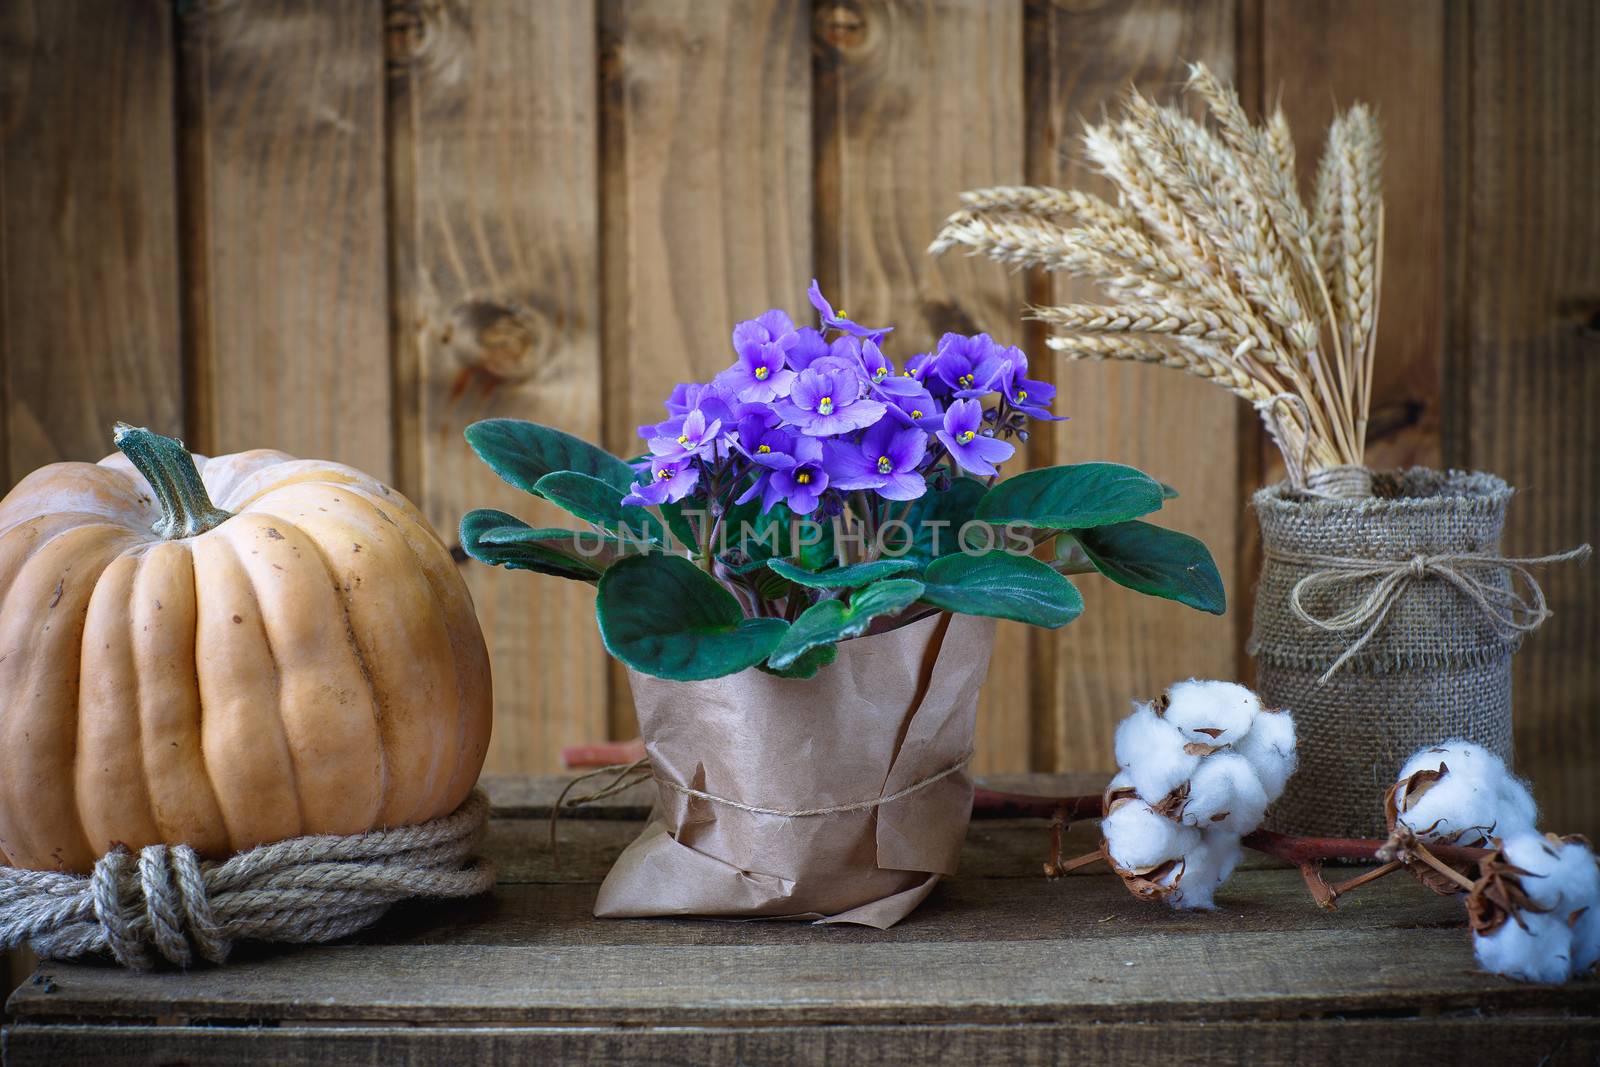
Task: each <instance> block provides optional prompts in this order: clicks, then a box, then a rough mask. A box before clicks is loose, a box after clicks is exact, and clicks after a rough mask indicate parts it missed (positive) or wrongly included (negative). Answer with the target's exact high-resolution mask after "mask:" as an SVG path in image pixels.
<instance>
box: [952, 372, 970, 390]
mask: <svg viewBox="0 0 1600 1067" xmlns="http://www.w3.org/2000/svg"><path fill="white" fill-rule="evenodd" d="M956 384H957V385H959V386H961V388H963V389H971V388H972V375H970V374H963V375H962V376H961V377H959V378H957V379H956Z"/></svg>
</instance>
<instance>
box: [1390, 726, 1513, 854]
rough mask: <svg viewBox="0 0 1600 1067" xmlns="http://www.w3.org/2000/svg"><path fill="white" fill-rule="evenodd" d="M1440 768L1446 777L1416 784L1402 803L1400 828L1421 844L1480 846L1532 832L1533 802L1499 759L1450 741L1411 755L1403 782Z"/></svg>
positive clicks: (1402, 771) (1480, 748)
mask: <svg viewBox="0 0 1600 1067" xmlns="http://www.w3.org/2000/svg"><path fill="white" fill-rule="evenodd" d="M1440 768H1444V775H1443V777H1441V778H1439V779H1438V780H1437V781H1435V782H1432V783H1420V784H1418V785H1417V786H1416V787H1414V788H1411V789H1409V790H1408V791H1407V792H1406V795H1405V796H1404V798H1402V800H1401V810H1400V812H1399V821H1400V823H1401V824H1402V825H1404V826H1407V827H1409V828H1410V829H1411V830H1412V831H1413V832H1414V833H1415V834H1416V835H1417V836H1418V837H1419V838H1421V839H1422V840H1424V841H1453V842H1456V843H1458V844H1463V845H1479V844H1483V843H1485V842H1487V841H1488V840H1489V839H1490V838H1492V837H1506V836H1511V835H1514V834H1518V833H1521V832H1523V831H1527V830H1532V829H1533V820H1534V817H1535V816H1536V815H1537V812H1536V810H1535V809H1534V805H1533V798H1532V796H1531V795H1529V794H1528V791H1527V788H1526V787H1525V786H1523V785H1522V783H1521V782H1518V781H1517V780H1516V779H1515V778H1513V777H1512V776H1511V772H1509V771H1507V770H1506V765H1505V763H1504V762H1503V761H1502V760H1501V759H1500V757H1499V756H1496V755H1495V754H1494V753H1492V752H1490V751H1489V750H1488V749H1486V748H1484V747H1483V746H1481V745H1475V744H1473V743H1472V742H1470V741H1447V742H1445V743H1444V744H1442V745H1435V746H1433V747H1431V748H1425V749H1422V750H1420V751H1419V752H1417V753H1416V754H1415V755H1413V756H1412V757H1411V758H1410V759H1409V760H1407V761H1406V763H1405V766H1404V767H1402V768H1401V769H1400V780H1401V781H1404V780H1406V779H1407V778H1410V777H1411V776H1412V775H1414V774H1416V773H1417V772H1419V771H1424V770H1439V769H1440Z"/></svg>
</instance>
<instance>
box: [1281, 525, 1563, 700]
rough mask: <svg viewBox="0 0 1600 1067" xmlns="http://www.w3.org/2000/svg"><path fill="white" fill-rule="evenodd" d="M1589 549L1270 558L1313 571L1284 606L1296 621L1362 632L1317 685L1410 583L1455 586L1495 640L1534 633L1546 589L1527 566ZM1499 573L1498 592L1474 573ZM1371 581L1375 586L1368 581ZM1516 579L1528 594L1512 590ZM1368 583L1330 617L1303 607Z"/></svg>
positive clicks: (1372, 630) (1544, 611)
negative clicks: (1327, 593)
mask: <svg viewBox="0 0 1600 1067" xmlns="http://www.w3.org/2000/svg"><path fill="white" fill-rule="evenodd" d="M1589 552H1590V549H1589V546H1588V545H1580V546H1579V547H1577V548H1575V549H1573V550H1571V551H1570V552H1559V553H1556V554H1555V555H1552V556H1533V557H1527V558H1512V557H1507V556H1493V555H1488V554H1486V553H1472V552H1464V553H1455V552H1446V553H1440V554H1437V555H1420V554H1419V555H1415V556H1412V557H1411V558H1410V559H1393V560H1388V559H1356V558H1351V557H1347V556H1324V555H1320V554H1315V553H1312V554H1300V553H1287V552H1269V553H1268V556H1269V557H1270V558H1271V559H1274V560H1278V561H1280V562H1283V563H1292V564H1298V565H1300V566H1305V567H1313V568H1317V569H1316V570H1313V571H1312V572H1311V573H1310V574H1308V575H1306V576H1305V577H1304V578H1301V579H1300V580H1299V581H1298V582H1296V583H1295V584H1294V588H1293V589H1292V590H1290V592H1289V607H1290V610H1292V611H1293V612H1294V614H1295V617H1296V618H1298V619H1299V620H1300V621H1301V622H1303V623H1305V624H1306V625H1308V626H1315V627H1316V628H1318V629H1319V630H1326V631H1329V632H1330V633H1343V632H1345V631H1348V630H1357V629H1361V628H1362V627H1365V628H1366V629H1365V631H1364V632H1363V633H1362V634H1361V636H1360V637H1359V638H1357V639H1356V641H1355V643H1354V644H1352V645H1351V646H1350V647H1349V648H1347V649H1345V650H1344V653H1343V654H1342V655H1340V656H1339V658H1338V659H1336V660H1334V661H1333V665H1332V666H1331V667H1329V668H1328V669H1327V671H1325V672H1324V673H1323V675H1322V677H1321V678H1319V679H1318V681H1319V682H1326V681H1328V679H1330V678H1332V677H1333V676H1334V675H1335V674H1337V673H1338V671H1339V668H1341V667H1343V666H1344V665H1345V664H1346V663H1347V662H1349V660H1350V658H1351V657H1352V656H1354V655H1355V654H1356V653H1357V652H1360V651H1361V649H1362V648H1364V647H1365V646H1366V644H1367V642H1368V641H1370V640H1372V638H1373V635H1375V634H1376V633H1377V632H1378V630H1379V629H1380V628H1382V626H1383V623H1384V620H1386V619H1387V618H1388V617H1389V612H1390V611H1391V610H1392V609H1393V608H1394V606H1395V604H1396V603H1397V602H1398V601H1399V600H1400V597H1401V595H1402V594H1403V593H1404V592H1405V590H1406V589H1407V588H1408V587H1409V586H1410V585H1411V583H1413V582H1420V581H1426V580H1428V579H1429V578H1436V579H1439V580H1442V581H1446V582H1449V583H1450V584H1451V585H1453V586H1455V588H1456V589H1457V590H1459V591H1460V592H1461V594H1462V595H1463V596H1465V597H1466V598H1467V599H1468V600H1470V601H1471V602H1472V603H1474V604H1476V605H1477V606H1478V608H1479V610H1480V611H1482V613H1483V616H1484V618H1485V619H1487V620H1488V621H1489V624H1490V625H1491V626H1492V627H1493V628H1494V631H1495V633H1496V634H1498V635H1499V636H1500V637H1502V638H1505V639H1508V640H1509V639H1511V638H1515V637H1518V636H1520V635H1522V634H1527V633H1532V632H1533V631H1534V630H1536V629H1538V628H1539V626H1540V625H1541V624H1542V623H1543V622H1544V621H1545V620H1546V619H1548V618H1549V617H1550V614H1551V613H1550V608H1549V606H1548V605H1547V604H1546V602H1545V597H1544V590H1543V589H1541V588H1540V587H1539V583H1538V581H1537V580H1536V579H1535V578H1534V577H1533V575H1532V574H1531V573H1529V571H1528V568H1529V567H1534V566H1542V565H1544V564H1547V563H1564V562H1567V561H1568V560H1583V559H1587V558H1588V556H1589ZM1483 571H1487V572H1489V574H1490V576H1492V574H1493V572H1495V571H1505V572H1506V573H1507V574H1509V575H1510V576H1511V581H1510V583H1509V587H1508V588H1505V589H1501V588H1499V587H1497V586H1495V585H1493V584H1491V583H1490V581H1486V580H1485V579H1484V578H1482V577H1479V576H1478V574H1477V573H1474V572H1483ZM1374 579H1375V581H1374ZM1519 580H1520V581H1521V582H1522V583H1523V585H1524V587H1525V589H1526V595H1524V594H1523V593H1519V592H1518V591H1517V583H1518V581H1519ZM1367 581H1372V587H1371V588H1370V589H1368V590H1367V595H1366V596H1365V597H1363V598H1362V599H1361V600H1360V601H1359V602H1357V603H1355V604H1351V605H1350V606H1349V607H1347V608H1345V609H1343V610H1342V611H1337V612H1335V613H1333V614H1331V615H1327V616H1319V615H1315V614H1313V613H1312V612H1311V611H1310V610H1309V609H1308V608H1307V607H1306V605H1305V597H1306V596H1307V594H1309V593H1312V592H1316V591H1319V590H1333V589H1338V588H1340V587H1343V586H1348V585H1355V584H1358V583H1361V582H1367Z"/></svg>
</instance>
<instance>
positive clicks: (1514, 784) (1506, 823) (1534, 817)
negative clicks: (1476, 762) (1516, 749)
mask: <svg viewBox="0 0 1600 1067" xmlns="http://www.w3.org/2000/svg"><path fill="white" fill-rule="evenodd" d="M1538 821H1539V805H1537V804H1535V803H1534V802H1533V793H1532V792H1530V791H1529V789H1528V786H1527V784H1526V783H1525V782H1523V781H1522V779H1520V778H1518V777H1516V776H1515V775H1513V774H1512V773H1511V772H1510V771H1507V772H1506V776H1505V780H1504V781H1503V782H1502V783H1501V786H1500V825H1501V826H1503V827H1516V828H1521V827H1532V826H1536V825H1538ZM1508 832H1509V831H1508Z"/></svg>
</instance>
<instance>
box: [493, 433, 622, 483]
mask: <svg viewBox="0 0 1600 1067" xmlns="http://www.w3.org/2000/svg"><path fill="white" fill-rule="evenodd" d="M465 436H466V438H467V444H469V445H471V446H472V450H473V451H474V452H476V453H477V454H478V456H479V458H481V459H482V460H483V461H484V462H485V463H487V464H488V465H489V466H490V468H491V469H493V471H494V472H495V473H496V474H498V475H499V476H500V477H501V478H503V479H504V480H506V481H507V482H510V483H511V484H512V485H514V486H516V487H517V488H518V489H521V490H522V491H524V492H527V493H531V492H534V488H533V487H534V485H535V484H536V483H537V482H538V481H539V479H540V478H543V477H544V476H545V475H547V474H550V473H552V472H553V471H577V472H578V473H579V474H587V475H589V476H590V477H593V478H598V479H599V480H600V481H602V482H605V483H606V484H607V485H609V486H611V487H612V488H614V489H620V490H621V491H622V492H624V493H626V492H627V491H628V487H629V486H631V485H632V484H633V483H634V481H635V474H634V470H633V468H632V467H630V466H628V465H627V464H626V463H624V462H622V460H620V459H618V458H617V457H616V456H613V455H612V454H611V453H609V452H607V451H605V450H604V449H600V448H596V447H595V446H594V445H591V444H590V443H589V442H587V441H584V440H581V439H579V438H576V437H574V436H572V435H571V434H569V433H563V432H562V431H560V430H557V429H555V428H553V427H550V426H541V425H539V424H538V423H536V422H524V421H522V420H521V419H484V420H483V421H481V422H475V423H473V424H472V425H471V426H468V427H467V429H466V434H465Z"/></svg>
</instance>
